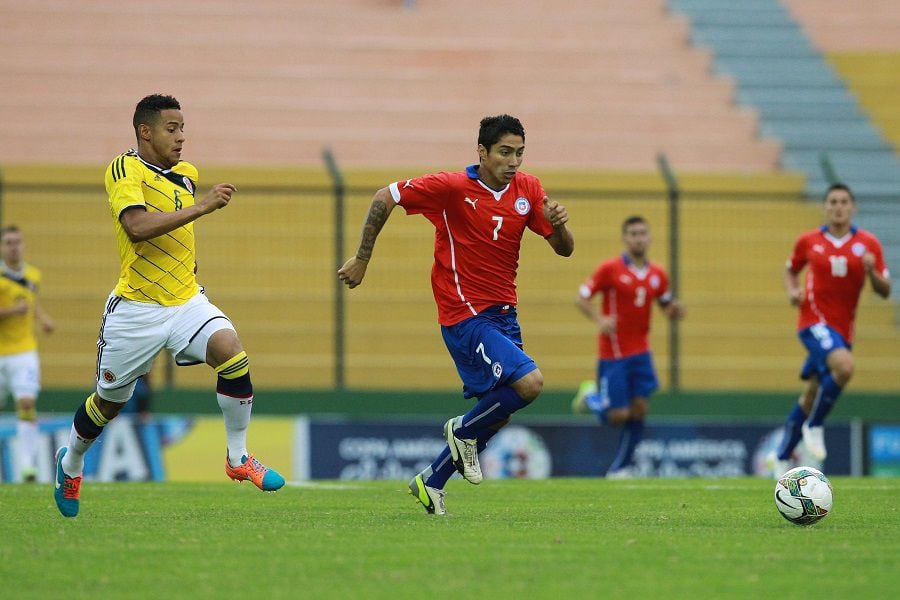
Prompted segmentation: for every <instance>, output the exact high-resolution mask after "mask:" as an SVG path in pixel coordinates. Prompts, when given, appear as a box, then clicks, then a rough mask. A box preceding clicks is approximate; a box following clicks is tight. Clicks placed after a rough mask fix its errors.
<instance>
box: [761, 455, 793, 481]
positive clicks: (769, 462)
mask: <svg viewBox="0 0 900 600" xmlns="http://www.w3.org/2000/svg"><path fill="white" fill-rule="evenodd" d="M766 466H767V467H768V468H769V471H771V472H772V477H774V478H775V479H781V476H782V475H784V474H785V473H787V472H788V471H790V470H791V462H790V461H789V460H781V459H780V458H778V454H776V453H775V451H774V450H773V451H772V452H769V454H768V456H766Z"/></svg>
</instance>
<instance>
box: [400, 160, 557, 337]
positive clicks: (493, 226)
mask: <svg viewBox="0 0 900 600" xmlns="http://www.w3.org/2000/svg"><path fill="white" fill-rule="evenodd" d="M389 189H390V192H391V196H392V197H393V199H394V202H396V203H397V204H398V205H400V206H402V207H403V209H404V210H405V211H406V213H407V214H410V215H412V214H422V215H424V216H425V217H426V218H427V219H428V220H429V221H431V223H432V224H433V225H434V229H435V233H434V266H433V267H432V269H431V289H432V291H433V292H434V300H435V302H436V303H437V309H438V321H439V322H440V324H441V325H445V326H449V325H455V324H456V323H459V322H460V321H463V320H465V319H468V318H469V317H472V316H474V315H477V314H478V313H479V312H481V311H482V310H484V309H486V308H489V307H491V306H495V305H498V304H509V305H513V306H514V305H515V304H516V303H517V298H516V273H517V271H518V268H519V248H520V247H521V244H522V236H523V235H524V233H525V229H526V228H527V229H530V230H532V231H534V232H535V233H537V234H538V235H540V236H542V237H545V238H546V237H547V236H549V235H550V234H552V233H553V227H552V225H550V222H549V221H548V220H547V218H546V217H545V216H544V210H543V199H544V196H545V195H546V194H545V193H544V188H543V187H542V186H541V182H540V181H539V180H538V178H537V177H534V176H533V175H529V174H527V173H523V172H522V171H519V172H518V173H516V175H515V177H513V179H512V181H510V183H509V184H508V185H507V186H506V187H505V188H503V189H502V190H500V191H496V190H492V189H490V188H489V187H487V186H486V185H485V184H484V183H483V182H482V181H481V180H480V179H479V178H478V167H477V165H473V166H470V167H468V168H467V169H466V170H465V171H461V172H456V173H447V172H441V173H434V174H430V175H423V176H421V177H416V178H415V179H407V180H406V181H398V182H395V183H392V184H391V185H390V186H389Z"/></svg>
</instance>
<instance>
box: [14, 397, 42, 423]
mask: <svg viewBox="0 0 900 600" xmlns="http://www.w3.org/2000/svg"><path fill="white" fill-rule="evenodd" d="M16 417H17V418H18V419H19V420H20V421H37V406H36V405H35V402H34V398H20V399H19V400H17V401H16Z"/></svg>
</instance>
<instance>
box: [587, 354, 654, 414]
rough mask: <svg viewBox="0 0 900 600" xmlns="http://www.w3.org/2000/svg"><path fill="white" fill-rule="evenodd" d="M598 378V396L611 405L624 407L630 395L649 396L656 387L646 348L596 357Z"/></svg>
mask: <svg viewBox="0 0 900 600" xmlns="http://www.w3.org/2000/svg"><path fill="white" fill-rule="evenodd" d="M597 381H598V382H599V386H598V387H599V388H600V389H599V394H600V400H601V402H603V403H604V404H607V403H608V406H609V407H610V408H626V407H627V406H629V405H630V404H631V400H632V398H638V397H640V398H649V397H650V394H652V393H653V392H655V391H656V390H658V389H659V381H658V380H657V379H656V369H654V368H653V357H652V356H651V354H650V353H649V352H643V353H641V354H635V355H634V356H628V357H626V358H620V359H618V360H599V361H597Z"/></svg>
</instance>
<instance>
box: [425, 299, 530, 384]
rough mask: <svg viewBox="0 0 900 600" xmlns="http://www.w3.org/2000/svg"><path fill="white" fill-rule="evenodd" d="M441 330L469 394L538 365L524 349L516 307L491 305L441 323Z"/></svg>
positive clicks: (510, 379) (520, 374)
mask: <svg viewBox="0 0 900 600" xmlns="http://www.w3.org/2000/svg"><path fill="white" fill-rule="evenodd" d="M441 334H442V335H443V336H444V343H445V344H446V345H447V350H449V351H450V356H451V357H453V362H454V363H456V371H457V372H458V373H459V377H460V379H462V382H463V395H464V396H465V397H466V398H472V397H473V396H474V397H478V396H483V395H484V394H486V393H488V392H489V391H491V390H493V389H494V388H496V387H499V386H503V385H508V384H510V383H512V382H514V381H516V380H518V379H521V378H522V377H524V376H525V375H527V374H528V373H530V372H532V371H534V370H535V369H537V365H536V364H535V363H534V360H532V358H531V357H530V356H528V355H527V354H525V352H524V351H523V350H522V330H521V329H520V328H519V322H518V320H517V319H516V309H515V307H509V308H504V307H502V306H492V307H491V308H488V309H486V310H483V311H482V312H480V313H479V314H477V315H475V316H473V317H471V318H468V319H466V320H465V321H462V322H460V323H457V324H456V325H451V326H450V327H445V326H443V325H442V326H441Z"/></svg>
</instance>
